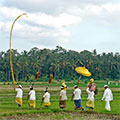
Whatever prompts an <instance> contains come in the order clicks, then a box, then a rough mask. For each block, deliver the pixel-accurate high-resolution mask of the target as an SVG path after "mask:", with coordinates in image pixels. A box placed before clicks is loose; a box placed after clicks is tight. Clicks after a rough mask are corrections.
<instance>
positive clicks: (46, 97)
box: [42, 89, 51, 107]
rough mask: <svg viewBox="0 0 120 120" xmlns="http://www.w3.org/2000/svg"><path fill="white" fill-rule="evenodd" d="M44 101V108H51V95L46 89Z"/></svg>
mask: <svg viewBox="0 0 120 120" xmlns="http://www.w3.org/2000/svg"><path fill="white" fill-rule="evenodd" d="M43 100H44V106H46V107H49V106H50V105H51V103H50V93H48V90H47V89H45V94H44V95H43V98H42V101H43Z"/></svg>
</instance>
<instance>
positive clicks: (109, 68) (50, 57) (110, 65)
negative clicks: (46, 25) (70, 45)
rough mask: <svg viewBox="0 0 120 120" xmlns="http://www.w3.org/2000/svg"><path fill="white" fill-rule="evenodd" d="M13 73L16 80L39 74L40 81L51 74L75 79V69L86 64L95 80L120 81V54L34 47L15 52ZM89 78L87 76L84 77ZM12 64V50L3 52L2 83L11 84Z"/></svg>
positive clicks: (77, 75)
mask: <svg viewBox="0 0 120 120" xmlns="http://www.w3.org/2000/svg"><path fill="white" fill-rule="evenodd" d="M12 63H13V71H14V76H15V80H16V81H29V80H31V79H33V78H34V77H33V76H35V73H36V72H39V79H38V81H46V80H47V79H48V78H49V75H50V74H53V76H54V79H65V80H72V79H78V77H79V74H77V73H76V72H75V68H76V67H78V66H83V65H85V66H86V68H87V69H89V71H90V72H91V73H92V76H91V77H93V78H95V79H98V80H108V79H109V80H118V79H120V54H119V53H118V52H117V53H115V54H114V53H112V52H111V53H105V52H104V53H102V54H97V51H96V49H94V50H93V51H92V52H90V51H88V50H84V51H81V52H77V51H73V50H68V51H67V50H66V49H64V48H62V47H61V46H56V49H54V50H50V49H38V48H37V47H34V48H32V49H31V50H30V51H23V52H21V53H19V52H18V51H17V50H13V49H12ZM83 78H85V79H87V78H86V77H83ZM11 79H12V78H11V71H10V62H9V50H8V51H6V52H3V51H1V52H0V81H11Z"/></svg>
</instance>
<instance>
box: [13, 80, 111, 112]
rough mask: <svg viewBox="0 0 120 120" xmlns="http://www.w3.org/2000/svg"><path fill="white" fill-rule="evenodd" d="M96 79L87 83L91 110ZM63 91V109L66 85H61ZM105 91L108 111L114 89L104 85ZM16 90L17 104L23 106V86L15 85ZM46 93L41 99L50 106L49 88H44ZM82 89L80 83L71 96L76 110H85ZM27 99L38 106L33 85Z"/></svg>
mask: <svg viewBox="0 0 120 120" xmlns="http://www.w3.org/2000/svg"><path fill="white" fill-rule="evenodd" d="M93 82H94V80H93V79H91V80H90V82H89V83H88V85H87V89H86V92H87V94H88V98H87V103H86V107H87V108H89V109H90V110H92V109H94V95H95V89H96V85H95V84H94V83H93ZM60 88H61V91H60V96H59V107H60V108H61V109H64V108H66V101H67V92H66V88H67V87H66V86H60ZM104 88H105V91H104V94H103V97H102V99H101V100H102V101H103V100H105V103H106V104H105V109H106V110H108V111H111V107H110V101H113V95H112V91H111V90H110V89H109V87H108V85H104ZM14 90H15V91H17V95H16V104H17V105H18V106H19V107H21V106H22V97H23V90H22V86H21V85H19V86H18V88H15V87H14ZM44 92H45V93H44V95H43V97H42V100H41V105H42V104H43V102H44V106H46V107H49V106H50V105H51V103H50V93H49V92H48V89H45V90H44ZM81 94H82V92H81V89H80V88H78V85H75V86H74V91H73V94H72V96H71V101H72V100H74V105H75V107H74V109H75V110H84V108H83V107H82V105H81ZM27 100H28V105H29V107H33V108H35V107H36V93H35V90H34V89H33V86H30V92H29V93H28V95H27Z"/></svg>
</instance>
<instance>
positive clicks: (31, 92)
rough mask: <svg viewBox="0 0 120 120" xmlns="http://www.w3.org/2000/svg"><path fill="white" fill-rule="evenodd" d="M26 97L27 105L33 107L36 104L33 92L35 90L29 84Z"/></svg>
mask: <svg viewBox="0 0 120 120" xmlns="http://www.w3.org/2000/svg"><path fill="white" fill-rule="evenodd" d="M27 98H29V101H28V105H29V106H30V107H33V108H35V106H36V104H35V100H36V94H35V90H33V86H30V92H29V94H28V96H27Z"/></svg>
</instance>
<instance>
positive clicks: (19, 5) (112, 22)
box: [0, 0, 120, 53]
mask: <svg viewBox="0 0 120 120" xmlns="http://www.w3.org/2000/svg"><path fill="white" fill-rule="evenodd" d="M22 13H27V16H28V17H26V16H22V17H21V18H20V19H18V20H17V21H16V23H15V25H14V28H13V35H12V48H13V49H17V50H18V51H20V52H22V51H24V50H27V51H29V50H30V49H31V48H33V47H38V48H39V49H43V48H48V49H55V48H56V46H62V47H63V48H65V49H66V50H75V51H78V52H80V51H83V50H88V51H91V52H92V51H93V50H94V49H96V50H97V52H98V53H103V52H114V53H116V52H120V47H119V45H120V0H0V51H6V50H8V49H9V39H10V29H11V26H12V23H13V21H14V19H15V18H16V17H17V16H19V15H20V14H22Z"/></svg>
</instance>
